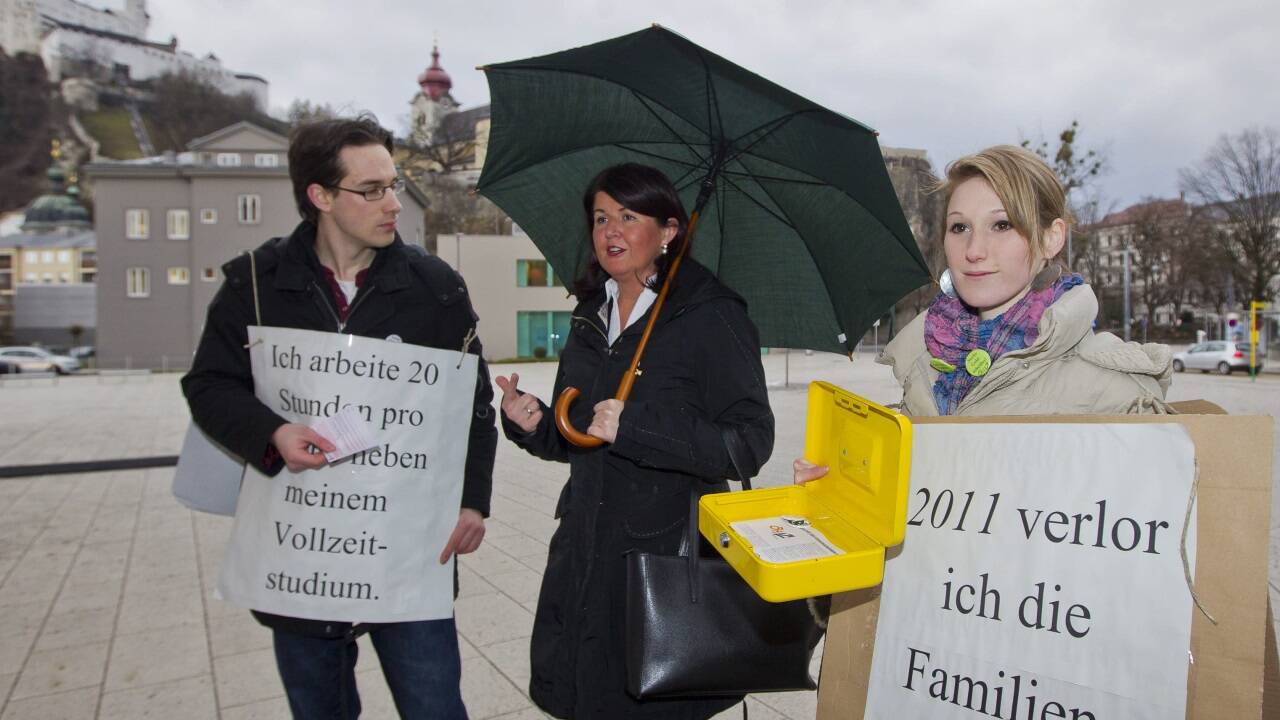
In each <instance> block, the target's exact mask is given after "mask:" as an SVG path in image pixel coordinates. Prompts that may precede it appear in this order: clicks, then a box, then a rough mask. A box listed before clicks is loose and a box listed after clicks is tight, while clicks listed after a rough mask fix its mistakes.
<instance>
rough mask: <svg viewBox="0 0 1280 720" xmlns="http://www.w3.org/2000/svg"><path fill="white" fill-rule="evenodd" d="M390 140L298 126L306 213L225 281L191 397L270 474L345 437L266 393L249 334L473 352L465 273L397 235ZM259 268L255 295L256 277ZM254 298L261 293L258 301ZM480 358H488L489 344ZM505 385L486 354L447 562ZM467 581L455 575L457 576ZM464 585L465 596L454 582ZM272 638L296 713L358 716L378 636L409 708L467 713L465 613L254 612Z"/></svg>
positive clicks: (367, 127)
mask: <svg viewBox="0 0 1280 720" xmlns="http://www.w3.org/2000/svg"><path fill="white" fill-rule="evenodd" d="M391 151H392V141H391V133H389V132H388V131H387V130H385V129H383V128H382V127H380V126H379V125H378V124H377V122H376V121H375V120H373V119H372V118H371V117H367V116H362V117H359V118H355V119H335V120H324V121H319V122H315V123H310V124H306V125H303V126H300V127H298V128H297V129H295V130H294V132H293V134H292V136H291V138H290V145H289V176H290V179H291V180H292V183H293V193H294V199H295V201H296V202H297V205H298V211H299V213H300V214H301V215H302V222H301V223H299V224H298V226H297V227H296V228H295V229H294V231H293V233H292V234H291V235H289V236H288V237H282V238H275V239H272V240H270V241H268V242H267V243H265V244H263V245H262V246H260V247H259V248H258V249H256V250H255V251H254V255H253V263H251V262H250V258H249V257H247V256H240V257H238V258H236V259H234V260H232V261H231V262H229V263H227V264H226V265H224V266H223V272H224V274H225V275H226V282H225V283H224V284H223V286H222V288H221V289H219V291H218V293H217V295H216V296H215V297H214V299H213V301H212V303H211V304H210V305H209V313H208V319H207V321H206V323H205V329H204V333H203V336H202V337H201V340H200V345H199V348H198V349H197V351H196V355H195V359H194V360H193V363H192V369H191V371H190V372H189V373H188V374H187V375H186V376H185V377H184V378H183V380H182V386H183V392H184V393H185V395H186V397H187V401H188V403H189V405H190V407H191V413H192V417H193V418H194V419H195V421H196V424H198V425H199V426H200V427H201V428H202V429H203V430H204V431H205V432H206V433H207V434H208V435H209V436H210V437H212V438H213V439H214V440H216V441H218V442H219V443H221V444H222V445H223V446H224V447H226V448H228V449H229V450H231V451H232V452H234V453H236V454H237V455H239V456H240V457H241V458H244V459H245V460H246V461H247V462H249V463H251V464H253V465H254V466H255V467H257V468H258V469H259V470H260V471H262V472H263V473H265V474H267V475H274V474H275V473H278V472H279V471H280V470H281V469H282V468H284V467H286V466H287V467H288V468H289V470H290V471H292V472H295V473H296V472H303V471H306V470H316V469H319V468H321V467H322V466H323V465H324V464H325V458H324V455H323V454H320V453H314V452H313V448H319V449H320V450H324V451H329V450H332V445H331V444H330V443H329V441H328V440H326V439H324V438H322V437H320V436H319V435H317V434H316V433H315V432H314V431H312V430H311V429H310V428H309V427H307V426H306V425H302V424H297V423H290V422H287V421H286V420H285V419H284V418H282V417H280V416H279V415H277V414H276V413H275V412H273V411H272V410H271V408H269V407H267V406H266V405H264V404H263V403H262V402H260V401H259V400H258V399H257V398H256V397H255V395H254V392H253V376H252V371H251V368H250V361H249V353H248V351H247V350H246V347H247V343H248V339H247V331H246V328H247V326H249V325H253V324H257V322H258V321H257V320H256V317H257V313H258V312H260V313H261V324H262V325H265V326H274V327H287V328H300V329H309V330H320V331H329V332H344V333H352V334H355V335H364V336H369V337H376V338H385V339H388V340H394V341H402V342H406V343H413V344H417V345H424V346H428V347H435V348H460V347H463V346H464V342H465V341H466V339H468V338H469V337H474V332H475V327H476V322H477V318H476V315H475V313H474V311H473V310H472V308H471V303H470V300H469V298H468V296H467V292H466V286H465V285H464V284H463V282H462V278H461V277H460V276H459V275H458V274H457V273H456V272H454V271H453V270H452V269H451V268H449V266H448V265H446V264H445V263H444V262H443V261H441V260H439V259H438V258H435V257H431V256H428V255H427V254H426V253H425V252H423V251H421V250H420V249H417V248H411V247H409V246H407V245H405V244H404V242H403V241H402V240H401V239H400V237H399V236H398V235H397V233H396V217H397V216H398V215H399V214H400V210H401V205H400V201H399V199H398V198H397V195H398V194H399V193H400V192H401V191H403V190H404V181H403V180H402V179H400V178H399V177H398V176H397V173H396V167H395V163H394V162H393V161H392V157H391ZM254 266H256V273H257V282H256V286H257V287H256V291H255V290H254V283H253V281H252V279H251V272H252V268H254ZM255 293H256V294H255ZM467 351H468V352H471V353H474V354H476V355H480V343H479V342H472V343H471V344H470V345H469V347H467ZM492 399H493V391H492V389H491V388H490V385H489V375H488V370H487V369H486V367H485V364H484V361H483V359H481V360H480V362H479V373H478V377H477V380H476V389H475V396H474V402H473V404H472V408H471V413H470V418H469V419H468V422H469V423H470V436H469V441H468V447H467V458H466V466H465V474H464V479H463V490H462V503H461V508H460V511H459V515H458V521H457V525H456V527H455V528H454V531H453V533H452V535H451V536H450V538H449V541H448V543H447V545H446V546H445V548H444V550H443V552H442V553H441V555H440V558H439V561H440V563H442V564H443V563H445V562H448V560H449V558H450V557H451V556H452V555H454V554H455V553H457V554H462V553H469V552H472V551H474V550H476V549H477V548H478V547H479V546H480V543H481V541H482V540H483V538H484V518H485V517H486V516H488V514H489V499H490V490H491V487H492V475H493V462H494V452H495V449H496V445H497V431H496V429H495V426H494V413H493V411H492V408H491V406H490V402H491V400H492ZM455 588H456V574H455ZM455 593H456V589H455ZM254 616H255V617H256V618H257V619H258V621H259V622H261V623H262V624H264V625H266V626H268V627H270V628H271V629H272V630H273V632H274V643H275V654H276V664H277V667H278V669H279V671H280V676H281V679H282V681H283V682H284V686H285V691H286V693H287V695H288V698H289V705H290V707H291V709H292V711H293V714H294V717H298V718H312V717H321V716H323V717H338V718H355V717H357V716H358V715H359V713H360V699H359V695H358V693H357V691H356V685H355V664H356V654H357V649H356V638H357V637H358V636H359V635H361V634H363V633H365V632H368V633H369V635H370V637H371V640H372V641H373V645H374V648H375V649H376V650H377V652H378V658H379V661H380V663H381V665H382V669H383V674H384V676H385V677H386V679H387V683H388V685H389V687H390V688H391V692H392V695H393V697H394V699H395V703H396V707H397V709H398V710H399V712H400V714H401V716H402V717H406V718H427V717H430V718H465V717H466V710H465V709H464V708H463V705H462V698H461V695H460V690H459V679H460V675H461V663H460V660H459V650H458V640H457V631H456V628H455V625H454V621H453V619H452V618H449V619H445V620H427V621H418V622H403V623H391V624H369V623H358V624H352V623H346V622H329V621H318V620H306V619H301V618H291V617H284V616H281V615H272V614H268V613H262V612H257V611H254Z"/></svg>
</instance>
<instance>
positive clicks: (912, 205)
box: [877, 154, 947, 340]
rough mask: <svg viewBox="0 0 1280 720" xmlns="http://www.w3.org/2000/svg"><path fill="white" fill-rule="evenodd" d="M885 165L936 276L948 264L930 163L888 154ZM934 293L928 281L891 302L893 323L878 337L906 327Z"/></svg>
mask: <svg viewBox="0 0 1280 720" xmlns="http://www.w3.org/2000/svg"><path fill="white" fill-rule="evenodd" d="M885 164H886V165H887V167H888V170H889V180H890V182H891V183H893V190H894V192H895V193H896V194H897V196H898V203H899V204H900V205H902V212H903V214H904V215H906V218H907V224H908V225H910V227H911V232H912V233H913V234H914V235H915V238H916V244H917V245H918V246H919V247H920V254H921V255H923V256H924V260H925V263H926V264H927V265H928V266H929V274H930V276H931V277H934V278H937V277H938V276H939V275H941V274H942V271H943V270H944V269H945V268H946V267H947V258H946V254H945V253H944V251H943V247H942V222H943V215H945V214H946V208H945V207H943V206H942V196H941V195H939V194H938V193H935V192H933V188H934V186H935V185H936V184H937V182H938V179H937V177H935V176H934V174H933V166H932V165H930V164H929V161H928V159H927V158H925V157H923V156H920V157H916V156H914V155H910V154H904V155H893V154H890V155H888V156H887V157H886V158H885ZM937 295H938V286H937V284H935V283H932V282H931V283H929V284H928V285H925V286H923V287H921V288H918V289H916V290H914V291H912V292H911V293H909V294H907V295H906V296H904V297H903V298H902V299H901V300H899V301H898V302H897V303H896V304H895V305H894V309H893V312H892V314H891V316H890V317H891V318H892V320H891V322H892V326H891V327H889V328H882V329H881V330H882V331H881V332H879V333H877V335H878V336H879V339H881V340H884V339H886V338H888V337H889V336H890V334H891V333H892V332H894V331H896V330H897V329H898V328H902V327H905V326H906V324H907V323H908V322H910V321H911V319H912V318H914V317H915V316H916V315H919V314H920V313H921V312H923V311H924V309H925V308H927V307H929V304H930V303H932V302H933V299H934V298H935V297H937Z"/></svg>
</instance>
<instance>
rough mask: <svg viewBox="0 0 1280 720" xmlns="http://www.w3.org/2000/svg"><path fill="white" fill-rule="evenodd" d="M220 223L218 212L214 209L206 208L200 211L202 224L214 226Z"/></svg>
mask: <svg viewBox="0 0 1280 720" xmlns="http://www.w3.org/2000/svg"><path fill="white" fill-rule="evenodd" d="M216 222H218V211H217V210H214V209H213V208H204V209H203V210H201V211H200V224H201V225H213V224H214V223H216Z"/></svg>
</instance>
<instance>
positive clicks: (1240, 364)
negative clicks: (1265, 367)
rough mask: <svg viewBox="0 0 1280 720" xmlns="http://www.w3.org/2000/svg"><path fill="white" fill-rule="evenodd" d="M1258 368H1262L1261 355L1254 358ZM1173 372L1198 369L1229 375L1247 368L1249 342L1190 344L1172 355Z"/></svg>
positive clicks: (1216, 341)
mask: <svg viewBox="0 0 1280 720" xmlns="http://www.w3.org/2000/svg"><path fill="white" fill-rule="evenodd" d="M1255 361H1256V362H1257V365H1256V366H1255V367H1257V368H1258V369H1259V370H1261V369H1262V355H1261V354H1259V355H1258V357H1257V358H1256V360H1255ZM1173 369H1174V371H1175V372H1182V371H1183V370H1199V371H1201V372H1209V371H1211V370H1212V371H1217V372H1218V373H1219V374H1221V375H1230V374H1231V371H1232V370H1248V369H1249V343H1245V342H1231V341H1229V340H1215V341H1212V342H1203V343H1199V344H1198V345H1192V346H1191V347H1189V348H1187V349H1186V350H1184V351H1182V352H1180V353H1175V354H1174V356H1173Z"/></svg>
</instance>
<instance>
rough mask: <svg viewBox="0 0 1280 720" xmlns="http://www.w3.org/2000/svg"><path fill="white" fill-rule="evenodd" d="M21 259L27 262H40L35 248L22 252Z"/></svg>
mask: <svg viewBox="0 0 1280 720" xmlns="http://www.w3.org/2000/svg"><path fill="white" fill-rule="evenodd" d="M22 261H23V262H29V263H38V262H40V253H38V252H36V251H35V250H28V251H26V252H24V253H22Z"/></svg>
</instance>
